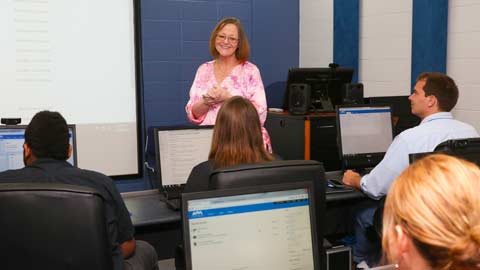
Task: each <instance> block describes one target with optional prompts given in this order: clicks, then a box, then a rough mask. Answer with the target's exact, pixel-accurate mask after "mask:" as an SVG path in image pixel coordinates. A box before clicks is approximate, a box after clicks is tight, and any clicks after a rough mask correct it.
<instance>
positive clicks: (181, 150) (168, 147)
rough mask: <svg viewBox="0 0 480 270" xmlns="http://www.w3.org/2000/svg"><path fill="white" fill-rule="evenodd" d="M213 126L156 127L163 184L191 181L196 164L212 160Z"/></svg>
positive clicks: (157, 153) (175, 184)
mask: <svg viewBox="0 0 480 270" xmlns="http://www.w3.org/2000/svg"><path fill="white" fill-rule="evenodd" d="M212 135H213V126H164V127H155V129H154V138H155V157H156V158H155V160H156V163H157V164H156V165H157V173H156V176H157V179H158V181H159V182H158V183H159V187H161V188H163V189H165V188H166V187H170V186H180V185H184V184H185V183H186V182H187V179H188V176H189V174H190V172H191V171H192V169H193V167H195V166H196V165H198V164H199V163H201V162H204V161H206V160H208V154H209V152H210V146H211V144H212Z"/></svg>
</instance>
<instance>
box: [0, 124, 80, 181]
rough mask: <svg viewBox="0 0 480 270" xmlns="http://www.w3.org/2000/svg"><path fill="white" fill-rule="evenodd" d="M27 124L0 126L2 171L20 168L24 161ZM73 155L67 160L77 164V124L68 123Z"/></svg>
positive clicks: (0, 161)
mask: <svg viewBox="0 0 480 270" xmlns="http://www.w3.org/2000/svg"><path fill="white" fill-rule="evenodd" d="M26 128H27V126H26V125H17V126H0V172H3V171H6V170H13V169H20V168H23V167H24V166H25V165H24V163H23V144H24V143H25V130H26ZM68 130H69V137H70V144H71V145H72V150H73V151H72V155H71V156H70V158H69V159H68V160H67V161H68V162H69V163H70V164H72V165H73V166H77V151H76V149H77V148H76V147H77V142H76V132H75V125H68Z"/></svg>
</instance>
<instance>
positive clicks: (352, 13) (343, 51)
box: [333, 0, 360, 82]
mask: <svg viewBox="0 0 480 270" xmlns="http://www.w3.org/2000/svg"><path fill="white" fill-rule="evenodd" d="M359 13H360V7H359V1H358V0H334V1H333V62H334V63H336V64H339V65H340V66H345V67H352V68H354V70H355V73H354V74H353V79H352V82H357V81H358V44H359Z"/></svg>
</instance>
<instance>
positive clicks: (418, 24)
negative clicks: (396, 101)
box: [411, 0, 448, 88]
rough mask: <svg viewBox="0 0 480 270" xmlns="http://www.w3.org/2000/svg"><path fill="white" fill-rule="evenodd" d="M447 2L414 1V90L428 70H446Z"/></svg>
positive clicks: (439, 0) (412, 81)
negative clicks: (416, 82) (423, 73)
mask: <svg viewBox="0 0 480 270" xmlns="http://www.w3.org/2000/svg"><path fill="white" fill-rule="evenodd" d="M447 30H448V0H414V1H413V14H412V75H411V83H412V88H413V86H414V85H415V79H416V78H417V76H418V75H419V74H420V73H422V72H425V71H436V72H442V73H446V71H447Z"/></svg>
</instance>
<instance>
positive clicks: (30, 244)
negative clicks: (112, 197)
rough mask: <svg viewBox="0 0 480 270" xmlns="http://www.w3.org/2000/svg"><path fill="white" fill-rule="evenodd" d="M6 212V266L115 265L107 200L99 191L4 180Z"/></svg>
mask: <svg viewBox="0 0 480 270" xmlns="http://www.w3.org/2000/svg"><path fill="white" fill-rule="evenodd" d="M0 216H1V217H2V218H0V239H1V242H2V244H1V245H0V246H1V247H0V254H2V257H3V258H4V259H3V260H2V261H3V262H2V263H3V266H2V269H89V270H94V269H112V267H113V266H112V254H111V244H110V242H109V240H108V239H109V238H108V234H107V226H106V221H105V206H104V201H103V199H102V197H101V196H100V195H99V194H98V193H97V192H96V191H95V190H93V189H90V188H86V187H79V186H72V185H65V184H50V183H15V184H0ZM5 263H6V264H5ZM4 267H5V268H4Z"/></svg>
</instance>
